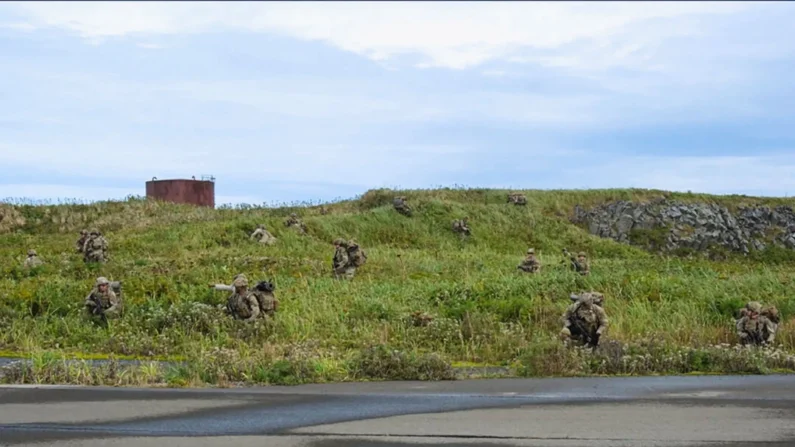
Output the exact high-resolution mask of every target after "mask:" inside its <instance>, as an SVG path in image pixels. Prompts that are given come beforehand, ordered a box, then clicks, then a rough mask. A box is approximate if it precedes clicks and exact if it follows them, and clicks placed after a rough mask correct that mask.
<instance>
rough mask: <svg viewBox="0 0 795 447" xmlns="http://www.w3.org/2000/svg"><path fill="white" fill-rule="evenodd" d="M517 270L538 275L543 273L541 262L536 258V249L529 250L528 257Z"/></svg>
mask: <svg viewBox="0 0 795 447" xmlns="http://www.w3.org/2000/svg"><path fill="white" fill-rule="evenodd" d="M516 268H518V269H519V270H521V271H523V272H527V273H538V272H540V271H541V262H539V260H538V259H537V258H536V251H535V249H534V248H528V249H527V257H525V258H524V260H523V261H522V263H521V264H519V265H518V266H517V267H516Z"/></svg>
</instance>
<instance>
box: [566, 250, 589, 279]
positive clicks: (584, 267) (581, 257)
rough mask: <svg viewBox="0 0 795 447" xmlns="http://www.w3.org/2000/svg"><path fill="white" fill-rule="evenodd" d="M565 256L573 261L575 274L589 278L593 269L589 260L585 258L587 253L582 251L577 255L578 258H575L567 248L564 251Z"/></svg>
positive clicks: (572, 265) (572, 267)
mask: <svg viewBox="0 0 795 447" xmlns="http://www.w3.org/2000/svg"><path fill="white" fill-rule="evenodd" d="M563 254H564V255H565V256H568V257H569V260H570V261H571V264H570V265H571V269H572V270H574V271H575V272H577V273H579V274H580V275H582V276H588V275H589V274H591V267H590V265H588V258H587V257H586V256H585V252H584V251H581V252H579V253H577V257H574V256H573V255H572V254H571V253H569V251H568V250H566V249H565V248H564V249H563Z"/></svg>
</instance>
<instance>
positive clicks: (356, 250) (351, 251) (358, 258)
mask: <svg viewBox="0 0 795 447" xmlns="http://www.w3.org/2000/svg"><path fill="white" fill-rule="evenodd" d="M348 258H349V259H350V262H351V264H353V265H354V267H361V266H363V265H364V264H365V263H366V262H367V254H366V253H365V252H364V250H362V249H361V247H359V246H358V245H355V246H353V247H348Z"/></svg>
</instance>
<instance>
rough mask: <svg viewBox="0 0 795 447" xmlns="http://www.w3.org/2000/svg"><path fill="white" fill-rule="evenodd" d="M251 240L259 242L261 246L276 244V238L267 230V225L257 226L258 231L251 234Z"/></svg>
mask: <svg viewBox="0 0 795 447" xmlns="http://www.w3.org/2000/svg"><path fill="white" fill-rule="evenodd" d="M250 237H251V239H254V240H256V241H259V243H260V244H265V245H273V244H275V243H276V238H275V237H274V236H273V235H272V234H270V232H269V231H268V230H266V229H265V225H262V224H259V225H257V229H256V230H254V232H253V233H251V236H250Z"/></svg>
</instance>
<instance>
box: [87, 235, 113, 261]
mask: <svg viewBox="0 0 795 447" xmlns="http://www.w3.org/2000/svg"><path fill="white" fill-rule="evenodd" d="M107 251H108V241H107V240H105V238H104V237H103V236H102V233H100V232H99V230H91V233H90V234H89V236H88V239H86V242H85V244H84V245H83V260H84V261H85V262H105V261H106V260H107V253H106V252H107Z"/></svg>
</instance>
